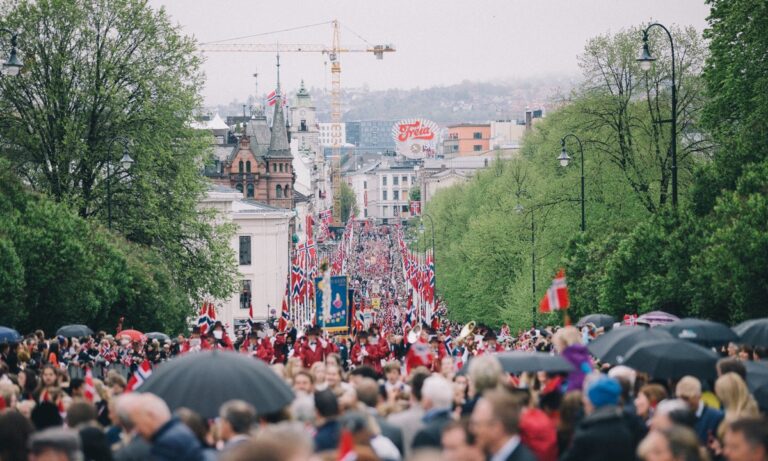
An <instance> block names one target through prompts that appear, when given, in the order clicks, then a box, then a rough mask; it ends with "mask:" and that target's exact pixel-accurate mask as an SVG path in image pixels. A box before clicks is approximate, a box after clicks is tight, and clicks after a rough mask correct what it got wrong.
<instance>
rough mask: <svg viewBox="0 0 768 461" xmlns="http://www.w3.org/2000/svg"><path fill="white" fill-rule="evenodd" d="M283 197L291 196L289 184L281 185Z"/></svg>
mask: <svg viewBox="0 0 768 461" xmlns="http://www.w3.org/2000/svg"><path fill="white" fill-rule="evenodd" d="M283 197H285V198H290V197H291V186H289V185H288V184H286V185H285V187H283Z"/></svg>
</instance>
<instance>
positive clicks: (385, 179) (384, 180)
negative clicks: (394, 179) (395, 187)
mask: <svg viewBox="0 0 768 461" xmlns="http://www.w3.org/2000/svg"><path fill="white" fill-rule="evenodd" d="M381 185H382V186H386V185H387V177H386V176H382V177H381Z"/></svg>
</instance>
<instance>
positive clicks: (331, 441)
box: [315, 419, 341, 452]
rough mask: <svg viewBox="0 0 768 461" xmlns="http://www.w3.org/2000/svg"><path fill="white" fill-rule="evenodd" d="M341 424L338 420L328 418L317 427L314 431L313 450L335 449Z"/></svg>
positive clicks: (339, 435) (337, 444)
mask: <svg viewBox="0 0 768 461" xmlns="http://www.w3.org/2000/svg"><path fill="white" fill-rule="evenodd" d="M340 437H341V425H340V424H339V422H338V421H336V420H335V419H334V420H330V421H328V422H326V423H325V424H323V425H322V426H320V427H318V428H317V432H315V451H316V452H321V451H325V450H335V449H336V448H338V446H339V438H340Z"/></svg>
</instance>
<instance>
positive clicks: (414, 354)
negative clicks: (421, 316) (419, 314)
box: [405, 328, 434, 374]
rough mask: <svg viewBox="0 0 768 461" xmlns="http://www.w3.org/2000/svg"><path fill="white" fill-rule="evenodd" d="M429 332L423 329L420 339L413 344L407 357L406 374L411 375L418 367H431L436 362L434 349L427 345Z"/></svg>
mask: <svg viewBox="0 0 768 461" xmlns="http://www.w3.org/2000/svg"><path fill="white" fill-rule="evenodd" d="M427 336H428V335H427V332H426V329H425V328H422V329H421V334H420V336H419V339H418V340H417V341H416V342H415V343H413V344H411V347H410V349H409V350H408V354H407V355H406V356H405V368H406V373H407V374H411V370H413V369H414V368H418V367H429V366H430V365H431V364H432V361H433V360H434V357H433V354H432V349H431V348H430V347H429V344H428V343H427Z"/></svg>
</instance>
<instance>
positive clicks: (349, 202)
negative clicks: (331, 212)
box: [340, 181, 360, 223]
mask: <svg viewBox="0 0 768 461" xmlns="http://www.w3.org/2000/svg"><path fill="white" fill-rule="evenodd" d="M340 189H341V222H343V223H346V222H347V220H348V219H349V217H350V216H351V215H355V216H357V215H358V213H360V210H359V209H358V208H357V199H356V197H355V191H353V190H352V188H351V187H349V184H347V183H345V182H344V181H342V182H341V188H340Z"/></svg>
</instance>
